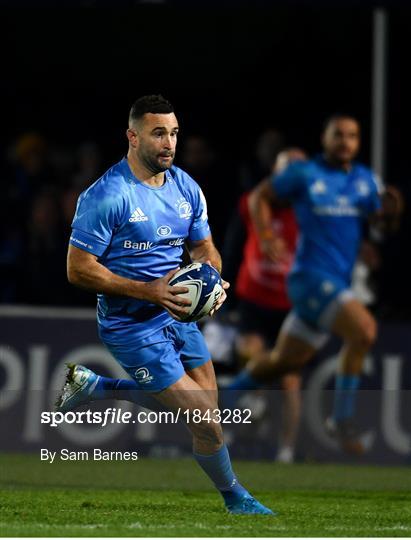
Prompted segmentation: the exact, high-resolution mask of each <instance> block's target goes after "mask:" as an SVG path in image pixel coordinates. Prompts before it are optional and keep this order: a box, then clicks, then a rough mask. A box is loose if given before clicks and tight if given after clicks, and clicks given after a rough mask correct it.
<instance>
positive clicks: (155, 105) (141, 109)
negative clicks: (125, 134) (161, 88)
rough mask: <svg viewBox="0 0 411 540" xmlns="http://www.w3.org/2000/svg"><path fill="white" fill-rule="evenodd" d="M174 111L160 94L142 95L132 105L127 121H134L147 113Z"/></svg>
mask: <svg viewBox="0 0 411 540" xmlns="http://www.w3.org/2000/svg"><path fill="white" fill-rule="evenodd" d="M173 112H174V107H173V106H172V105H171V103H170V102H169V101H167V100H166V99H165V98H164V97H163V96H161V95H160V94H158V95H150V96H142V97H140V98H138V99H137V100H136V101H135V102H134V103H133V105H132V107H131V109H130V114H129V117H128V118H129V121H130V122H131V121H135V120H139V119H140V118H142V117H143V116H144V115H145V114H147V113H152V114H169V113H173Z"/></svg>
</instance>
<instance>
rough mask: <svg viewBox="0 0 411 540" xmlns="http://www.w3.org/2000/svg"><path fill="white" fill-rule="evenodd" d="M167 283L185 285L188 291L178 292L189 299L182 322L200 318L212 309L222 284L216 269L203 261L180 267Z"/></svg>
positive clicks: (221, 289) (220, 291)
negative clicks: (189, 302)
mask: <svg viewBox="0 0 411 540" xmlns="http://www.w3.org/2000/svg"><path fill="white" fill-rule="evenodd" d="M169 285H172V286H173V285H178V286H179V287H187V288H188V292H186V293H183V294H179V296H181V297H182V298H188V299H189V300H191V306H190V312H189V313H188V314H187V316H186V317H184V319H182V320H183V322H192V321H198V320H199V319H202V318H203V317H205V316H206V315H208V314H209V313H210V311H211V310H212V309H214V307H215V305H216V303H217V300H218V299H219V297H220V295H221V293H222V291H223V285H222V281H221V276H220V274H219V273H218V271H217V270H216V269H215V268H214V267H212V266H210V265H209V264H205V263H198V262H196V263H192V264H189V265H188V266H184V268H181V269H180V270H179V271H178V272H177V273H176V274H174V276H173V277H172V278H171V280H170V281H169Z"/></svg>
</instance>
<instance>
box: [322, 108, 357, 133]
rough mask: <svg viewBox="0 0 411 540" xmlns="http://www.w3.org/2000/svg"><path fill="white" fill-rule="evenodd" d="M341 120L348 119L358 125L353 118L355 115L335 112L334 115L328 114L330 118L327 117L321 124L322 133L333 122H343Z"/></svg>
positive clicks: (355, 118)
mask: <svg viewBox="0 0 411 540" xmlns="http://www.w3.org/2000/svg"><path fill="white" fill-rule="evenodd" d="M343 119H346V120H347V119H349V120H354V122H357V124H358V125H360V121H359V120H358V118H357V117H356V116H355V114H351V113H349V112H337V113H334V114H330V116H327V118H326V119H325V120H324V122H323V129H322V131H323V132H324V131H325V130H326V129H327V128H328V126H329V125H330V124H332V122H335V121H336V120H343Z"/></svg>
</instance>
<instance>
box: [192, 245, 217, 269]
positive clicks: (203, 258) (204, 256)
mask: <svg viewBox="0 0 411 540" xmlns="http://www.w3.org/2000/svg"><path fill="white" fill-rule="evenodd" d="M190 256H191V259H192V260H193V261H195V262H203V263H204V262H207V261H210V263H211V264H212V266H214V268H216V269H217V270H218V271H219V272H220V273H221V270H222V262H221V255H220V253H219V252H218V250H217V248H216V247H215V246H214V245H212V244H209V243H207V244H205V245H202V246H197V247H194V248H193V249H191V251H190Z"/></svg>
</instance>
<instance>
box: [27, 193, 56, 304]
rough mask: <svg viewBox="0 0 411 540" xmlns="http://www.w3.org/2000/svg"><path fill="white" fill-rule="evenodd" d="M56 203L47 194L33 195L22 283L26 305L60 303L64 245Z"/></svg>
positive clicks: (49, 194)
mask: <svg viewBox="0 0 411 540" xmlns="http://www.w3.org/2000/svg"><path fill="white" fill-rule="evenodd" d="M59 220H60V216H59V211H58V206H57V201H56V198H55V196H54V194H52V193H51V192H50V191H43V192H40V193H39V194H38V195H37V196H35V198H34V200H33V204H32V207H31V211H30V215H29V221H28V227H27V233H26V234H27V236H26V241H25V246H26V249H25V255H24V268H25V277H24V281H23V284H22V287H23V290H24V298H25V302H27V303H29V304H59V303H60V302H61V288H60V287H61V285H62V283H63V279H65V273H66V272H65V251H66V243H65V242H63V241H62V240H63V239H62V237H61V235H60V221H59Z"/></svg>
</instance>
